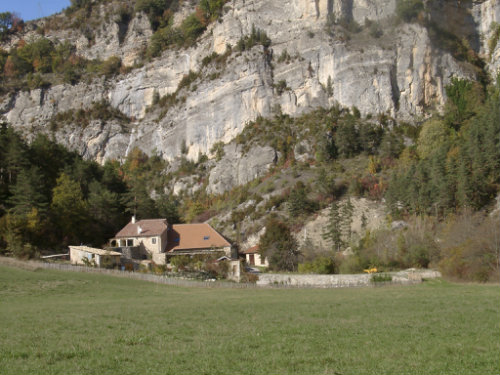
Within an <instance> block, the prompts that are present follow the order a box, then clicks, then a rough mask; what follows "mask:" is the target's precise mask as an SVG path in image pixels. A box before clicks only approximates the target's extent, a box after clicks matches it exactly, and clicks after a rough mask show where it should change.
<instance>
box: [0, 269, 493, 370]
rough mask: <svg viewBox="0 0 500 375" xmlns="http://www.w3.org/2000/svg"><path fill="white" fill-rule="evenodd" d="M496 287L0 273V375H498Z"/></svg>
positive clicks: (8, 270) (4, 270) (8, 271)
mask: <svg viewBox="0 0 500 375" xmlns="http://www.w3.org/2000/svg"><path fill="white" fill-rule="evenodd" d="M499 292H500V289H499V287H498V285H496V286H495V285H477V284H470V285H462V284H451V283H447V282H444V281H432V282H425V283H423V284H421V285H417V286H411V287H399V286H398V287H396V286H394V287H380V288H359V289H243V290H240V289H201V288H180V287H172V286H165V285H157V284H152V283H147V282H141V281H135V280H129V279H123V278H116V277H110V276H103V275H97V274H80V273H73V272H60V271H49V270H36V271H27V270H22V269H17V268H9V267H4V266H0V333H1V334H0V374H20V373H21V374H23V373H24V374H25V373H40V374H46V373H51V374H52V373H61V374H77V373H84V374H94V373H95V374H102V373H107V374H143V373H144V374H146V373H148V374H288V373H299V374H398V375H399V374H454V375H455V374H483V375H484V374H498V373H500V367H499V358H500V335H499V333H500V303H499V302H500V293H499Z"/></svg>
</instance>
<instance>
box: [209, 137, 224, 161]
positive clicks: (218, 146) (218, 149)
mask: <svg viewBox="0 0 500 375" xmlns="http://www.w3.org/2000/svg"><path fill="white" fill-rule="evenodd" d="M210 153H211V154H215V160H216V161H220V160H221V159H222V158H223V156H224V154H225V153H224V142H222V141H220V142H216V143H214V145H213V146H212V148H211V149H210Z"/></svg>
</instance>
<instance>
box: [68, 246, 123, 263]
mask: <svg viewBox="0 0 500 375" xmlns="http://www.w3.org/2000/svg"><path fill="white" fill-rule="evenodd" d="M121 255H122V254H121V253H119V252H117V251H110V250H103V249H96V248H94V247H88V246H70V247H69V259H70V262H71V264H83V265H95V266H97V267H104V266H115V265H119V264H120V257H121Z"/></svg>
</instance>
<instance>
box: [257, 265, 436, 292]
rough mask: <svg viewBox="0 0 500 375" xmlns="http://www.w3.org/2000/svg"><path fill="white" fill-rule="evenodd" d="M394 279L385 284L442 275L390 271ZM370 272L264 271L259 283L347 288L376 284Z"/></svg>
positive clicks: (414, 280)
mask: <svg viewBox="0 0 500 375" xmlns="http://www.w3.org/2000/svg"><path fill="white" fill-rule="evenodd" d="M390 275H391V276H392V281H390V282H384V283H383V284H399V285H411V284H417V283H420V282H422V279H431V278H436V277H441V274H440V273H439V272H437V271H433V270H413V269H412V270H406V271H401V272H397V273H390ZM371 278H372V275H370V274H355V275H294V274H289V275H287V274H273V273H263V274H260V275H259V280H258V281H257V285H262V286H264V285H276V286H297V287H316V288H345V287H361V286H370V285H374V283H372V281H371Z"/></svg>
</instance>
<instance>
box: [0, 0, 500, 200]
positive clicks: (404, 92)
mask: <svg viewBox="0 0 500 375" xmlns="http://www.w3.org/2000/svg"><path fill="white" fill-rule="evenodd" d="M462 3H464V4H462ZM462 3H459V2H455V1H448V0H441V1H436V2H432V7H430V5H429V7H430V9H431V10H430V13H429V15H428V16H429V17H431V18H437V17H438V16H442V15H446V17H445V19H444V21H443V22H442V23H443V24H445V25H447V27H448V28H449V29H450V30H451V31H453V32H455V33H457V34H458V35H464V36H466V37H467V38H468V39H469V40H470V41H471V47H472V48H474V49H475V50H476V51H477V52H478V53H479V54H482V55H488V56H489V55H491V58H490V57H488V69H489V71H490V72H495V71H496V70H498V68H499V65H500V47H499V46H498V45H496V46H495V47H494V49H493V51H489V50H488V48H489V47H488V38H491V36H492V35H493V34H492V31H491V25H493V23H494V22H499V20H500V4H499V1H498V0H488V1H482V2H462ZM429 4H430V3H429ZM101 7H103V8H102V9H101V13H103V14H104V13H105V9H104V5H101ZM395 8H396V0H314V1H313V0H286V1H277V0H234V1H232V2H229V3H227V4H226V12H225V14H224V15H223V16H222V18H221V19H220V22H215V23H213V24H211V25H209V28H208V30H207V31H206V32H205V33H204V35H203V36H202V37H201V38H200V40H199V41H198V43H197V44H196V45H195V46H194V47H191V48H188V49H184V50H174V49H172V50H168V51H166V52H164V53H163V55H162V56H161V57H160V58H157V59H155V60H153V61H152V62H149V63H147V64H146V65H144V66H143V67H142V68H137V69H133V70H131V71H130V73H128V74H124V75H119V76H117V77H115V78H114V79H112V80H107V81H106V80H97V81H94V82H92V83H80V84H77V85H75V86H71V85H58V86H53V87H51V88H49V89H45V90H40V89H38V90H33V91H31V92H18V93H17V94H16V95H11V96H8V97H4V98H0V109H1V110H2V113H3V114H4V117H5V119H6V120H7V121H8V122H9V123H10V124H12V126H13V127H15V128H17V129H20V130H22V131H23V132H24V133H25V134H26V136H27V137H28V136H30V135H32V134H33V132H38V131H42V132H47V133H50V132H51V130H50V128H49V126H48V124H49V122H50V120H51V118H52V117H53V116H54V115H55V114H57V113H60V112H64V111H68V110H70V109H80V108H89V107H90V106H91V105H92V103H93V102H97V101H102V100H105V101H107V102H109V104H110V105H111V106H112V107H114V108H117V109H119V110H120V111H121V112H123V113H124V114H125V115H126V116H128V117H130V118H131V120H132V121H131V124H130V125H128V126H127V127H120V126H119V125H118V124H117V123H116V122H113V121H111V122H106V123H104V122H93V123H92V124H90V125H89V126H88V127H87V128H85V129H81V128H79V126H78V124H73V125H71V126H68V127H67V128H64V129H60V130H57V131H56V134H55V137H56V139H58V140H60V142H61V143H63V144H65V145H66V146H69V147H71V148H73V149H76V150H78V151H79V152H81V153H82V154H83V155H85V156H86V157H88V158H92V159H97V160H99V161H101V162H102V161H104V160H106V159H112V158H116V159H119V158H123V157H124V156H125V155H126V154H127V153H128V152H129V151H130V150H131V149H133V148H134V147H140V148H141V149H142V150H144V151H145V152H148V153H150V152H151V151H152V150H153V149H156V150H157V151H158V152H159V153H160V154H161V155H162V156H163V157H164V158H165V159H167V160H173V159H174V158H175V157H177V156H178V155H179V154H180V149H181V147H183V146H184V145H185V146H186V147H187V151H188V152H187V156H188V158H191V159H196V158H197V157H198V155H199V154H200V153H202V154H209V152H210V149H211V148H212V146H213V145H214V143H216V142H220V141H223V142H225V143H228V142H229V141H230V140H231V139H233V138H234V137H235V136H237V135H238V134H239V133H240V132H241V131H242V129H243V128H244V126H245V124H246V123H248V122H249V121H252V120H254V119H255V118H256V117H257V116H270V115H272V113H273V111H274V110H275V109H277V108H280V109H281V111H283V112H284V113H287V114H290V115H299V114H302V113H305V112H307V111H310V110H311V109H314V108H317V107H318V106H321V107H327V106H330V105H332V104H334V103H338V104H340V105H342V106H346V107H351V106H356V107H357V108H358V109H359V110H360V111H361V113H362V114H368V113H374V114H377V113H388V114H390V115H391V116H393V117H395V118H399V119H405V120H410V121H411V120H412V119H413V118H414V117H415V116H425V114H426V110H427V109H428V108H437V109H439V108H441V107H442V106H443V104H444V101H445V90H444V87H445V86H446V85H447V84H448V83H449V82H450V79H451V77H453V76H458V77H474V74H475V73H474V69H472V68H471V66H470V65H469V64H467V63H465V62H460V61H457V60H456V59H455V58H454V57H453V56H452V55H451V54H450V53H449V52H447V51H445V50H442V49H440V46H439V45H436V43H434V42H433V41H432V40H431V38H430V36H429V33H428V31H427V29H425V28H424V27H422V26H420V25H419V24H417V23H414V24H401V23H399V24H397V23H395V21H394V12H395ZM332 20H336V21H338V22H340V23H341V22H345V23H347V24H349V23H351V24H354V23H357V24H358V25H361V26H363V25H365V24H366V25H369V24H373V23H375V24H378V25H380V27H381V28H382V31H383V33H382V35H377V36H374V35H373V34H372V33H370V32H369V31H368V29H367V28H368V26H367V27H364V29H365V30H364V31H361V32H358V33H354V32H348V31H346V30H344V29H342V28H340V27H332V26H331V22H332ZM459 21H460V22H459ZM38 22H42V23H43V22H44V21H43V20H42V21H38ZM35 26H36V24H35ZM35 26H33V25H31V26H30V27H28V29H29V30H30V31H28V32H27V36H25V37H26V38H27V37H28V36H29V37H36V31H35V30H34V29H36V27H35ZM252 27H255V28H258V29H260V30H263V31H265V32H266V34H267V35H268V36H269V37H270V39H271V41H272V44H271V46H270V47H269V49H264V48H263V47H262V46H259V45H257V46H255V47H253V48H252V49H251V50H249V51H244V52H242V53H240V52H237V51H235V49H234V48H233V52H232V53H231V54H230V55H229V57H228V58H227V61H226V63H225V64H224V66H223V67H222V68H220V69H218V70H217V69H216V68H215V67H213V66H212V65H210V64H208V66H207V65H206V64H205V66H204V65H202V59H203V58H204V57H206V56H208V55H210V54H211V53H212V52H217V53H219V54H222V53H224V52H225V51H226V48H227V45H231V46H233V47H234V46H235V45H236V44H237V43H238V40H239V39H240V38H241V37H242V36H245V35H248V34H250V32H251V30H252ZM28 34H29V35H28ZM95 34H96V35H95V41H94V42H93V43H92V44H91V45H89V42H88V40H86V38H85V37H84V36H82V35H79V34H77V33H75V32H74V31H72V32H70V31H68V32H67V33H64V32H63V31H61V30H59V31H57V32H56V31H48V32H47V34H46V36H47V37H48V38H51V39H60V40H63V39H64V40H69V41H70V42H72V43H74V44H75V45H76V46H77V49H78V51H79V53H80V54H81V55H83V56H85V57H87V58H96V57H99V58H101V59H105V58H107V57H110V56H118V57H120V58H121V59H122V61H123V63H124V64H125V65H128V66H131V65H133V64H134V63H135V62H137V60H138V58H139V57H140V55H141V54H142V53H143V51H144V49H145V47H146V45H147V42H148V40H149V38H150V36H151V35H152V30H151V28H150V26H149V21H148V19H147V17H146V16H145V15H143V14H137V15H136V16H135V17H134V18H133V19H132V20H131V21H130V22H129V24H128V25H127V28H126V29H124V28H123V27H120V25H118V24H117V23H115V22H114V21H113V20H108V21H107V23H106V22H105V23H103V24H102V26H101V28H100V29H98V30H97V31H96V33H95ZM14 42H15V40H12V41H10V45H13V43H14ZM4 47H5V48H8V43H7V45H5V46H4ZM190 71H192V72H198V73H199V76H198V78H197V79H196V80H195V81H194V83H192V84H191V85H190V86H189V87H185V88H183V89H181V90H179V83H180V82H181V80H182V78H183V77H184V76H185V75H187V74H188V73H189V72H190ZM277 83H280V84H283V83H284V89H283V90H277V89H276V87H277ZM173 93H177V96H178V97H182V98H183V100H181V101H179V102H178V103H177V104H176V105H174V106H172V107H171V108H169V109H168V112H166V115H164V116H159V112H161V110H162V108H156V107H154V106H153V110H151V111H148V108H149V107H150V106H152V105H153V104H154V101H155V96H156V97H158V96H159V97H162V96H164V95H167V94H173ZM155 108H156V110H154V109H155ZM163 109H164V108H163ZM232 152H233V151H230V150H227V153H228V154H231V157H233V158H235V159H238V158H240V157H241V155H239V154H238V153H237V152H236V151H234V154H232ZM271 153H272V152H271V150H267V149H266V150H258V151H256V152H253V153H252V155H247V156H244V157H243V158H242V159H241V160H239V161H237V162H236V161H234V162H232V161H231V160H229V159H230V158H229V157H226V158H224V159H225V160H226V161H225V163H227V165H226V166H225V168H223V167H219V166H217V167H216V168H215V170H214V172H213V175H212V176H211V177H210V186H209V189H210V190H211V191H213V192H220V191H221V189H222V188H221V186H223V185H224V184H225V183H226V182H227V181H229V180H232V181H235V182H237V183H241V182H244V181H246V180H249V179H250V177H251V176H257V175H259V174H260V173H262V172H263V171H264V170H265V169H266V167H265V166H266V165H269V163H270V162H269V160H270V159H271ZM272 157H274V156H272ZM254 158H255V160H254ZM231 163H233V164H231ZM234 163H237V164H234ZM224 170H225V171H224ZM227 170H230V171H231V173H232V174H231V176H229V174H230V173H229V174H228V172H227ZM252 178H253V177H252ZM224 181H226V182H224Z"/></svg>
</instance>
